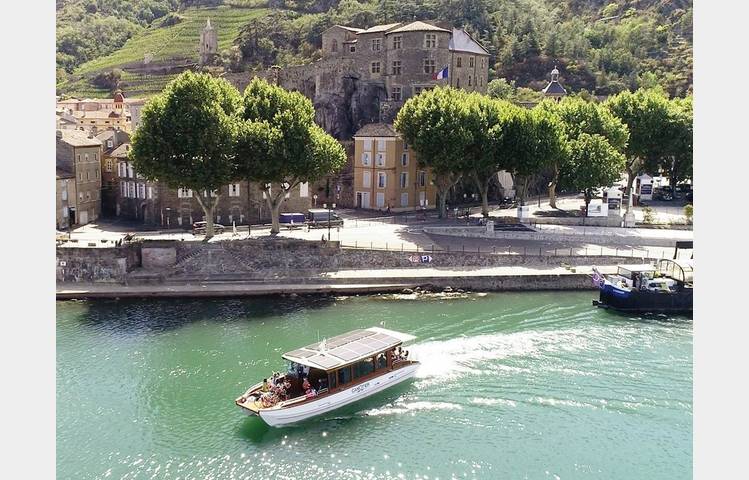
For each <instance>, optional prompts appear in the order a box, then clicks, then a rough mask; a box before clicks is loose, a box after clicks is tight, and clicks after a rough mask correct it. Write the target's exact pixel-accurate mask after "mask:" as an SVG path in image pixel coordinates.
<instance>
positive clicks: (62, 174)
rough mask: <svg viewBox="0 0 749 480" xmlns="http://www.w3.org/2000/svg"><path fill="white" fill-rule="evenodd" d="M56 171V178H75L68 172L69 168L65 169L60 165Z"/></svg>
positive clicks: (56, 167)
mask: <svg viewBox="0 0 749 480" xmlns="http://www.w3.org/2000/svg"><path fill="white" fill-rule="evenodd" d="M55 170H56V172H55V173H56V176H57V178H75V174H74V173H73V172H71V171H70V170H68V169H67V168H63V167H61V166H59V165H55Z"/></svg>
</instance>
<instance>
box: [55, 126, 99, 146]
mask: <svg viewBox="0 0 749 480" xmlns="http://www.w3.org/2000/svg"><path fill="white" fill-rule="evenodd" d="M58 132H60V133H61V134H62V141H63V142H65V143H67V144H68V145H71V146H73V147H98V146H100V145H101V141H99V139H98V138H88V133H86V132H84V131H82V130H58Z"/></svg>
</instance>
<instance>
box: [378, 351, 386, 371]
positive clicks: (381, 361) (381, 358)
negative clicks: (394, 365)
mask: <svg viewBox="0 0 749 480" xmlns="http://www.w3.org/2000/svg"><path fill="white" fill-rule="evenodd" d="M387 366H388V358H387V356H386V355H385V353H380V354H378V355H377V368H378V369H380V368H387Z"/></svg>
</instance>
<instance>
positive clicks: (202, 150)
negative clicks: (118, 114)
mask: <svg viewBox="0 0 749 480" xmlns="http://www.w3.org/2000/svg"><path fill="white" fill-rule="evenodd" d="M241 110H242V99H241V96H240V95H239V92H238V91H237V90H236V88H234V87H233V86H231V85H230V84H229V82H227V81H226V80H223V79H217V78H214V77H211V76H210V75H207V74H196V73H192V72H185V73H183V74H181V75H179V76H178V77H177V78H176V79H175V80H174V81H172V82H171V83H169V85H167V86H166V88H165V89H164V91H163V92H162V93H161V94H159V95H157V96H155V97H154V98H152V99H151V100H150V101H149V102H148V103H147V104H146V105H145V107H144V108H143V117H142V121H141V125H140V127H139V128H138V130H137V132H136V133H135V135H134V136H133V138H132V148H131V149H130V154H129V155H130V158H131V160H132V161H133V164H134V166H135V169H136V170H137V171H138V172H139V173H140V174H141V175H143V176H144V177H146V178H147V179H149V180H158V181H160V182H163V183H165V184H166V185H168V186H169V187H170V188H180V187H185V188H189V189H192V190H193V192H194V193H195V194H196V195H197V200H198V202H199V203H200V205H201V206H202V207H203V210H204V212H205V217H206V218H205V220H206V222H208V226H207V235H208V236H211V235H212V234H213V208H215V204H216V202H217V201H218V198H215V197H212V196H211V195H210V194H209V195H208V196H205V195H204V191H208V192H211V191H213V190H216V189H218V188H219V187H221V186H223V185H226V184H227V183H228V182H229V180H231V179H232V176H233V174H234V170H235V167H234V163H233V162H234V155H235V141H236V134H237V119H238V117H239V115H240V113H241Z"/></svg>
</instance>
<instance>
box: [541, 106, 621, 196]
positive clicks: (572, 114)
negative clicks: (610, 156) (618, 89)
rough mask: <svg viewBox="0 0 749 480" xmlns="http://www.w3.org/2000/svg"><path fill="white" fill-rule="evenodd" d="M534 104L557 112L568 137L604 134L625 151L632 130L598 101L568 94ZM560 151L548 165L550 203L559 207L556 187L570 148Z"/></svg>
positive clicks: (551, 111)
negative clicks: (571, 96)
mask: <svg viewBox="0 0 749 480" xmlns="http://www.w3.org/2000/svg"><path fill="white" fill-rule="evenodd" d="M535 108H537V109H539V110H543V111H545V112H546V113H547V114H548V115H555V116H557V117H558V119H559V120H560V121H561V123H562V128H563V130H564V136H565V141H567V142H574V141H576V140H577V139H578V138H579V137H580V135H581V134H583V133H587V134H590V135H595V134H597V135H601V136H602V137H604V138H606V140H608V142H609V144H610V145H611V146H612V147H614V148H615V149H616V150H617V151H619V152H623V151H624V149H625V148H626V146H627V141H628V140H629V130H628V129H627V126H626V125H624V124H623V123H622V122H621V120H619V119H618V118H617V117H615V116H614V115H613V114H612V113H611V112H610V111H609V110H608V109H606V108H604V107H603V106H601V105H600V104H598V103H594V102H588V101H585V100H583V99H581V98H565V99H563V100H562V101H561V102H554V101H551V100H547V101H544V102H542V103H541V104H539V105H538V106H536V107H535ZM560 153H562V154H561V155H558V156H557V157H555V158H551V159H550V161H549V166H550V168H551V170H552V180H551V182H550V184H549V205H550V206H551V207H552V208H556V188H557V185H558V184H559V180H560V174H562V173H564V167H565V165H566V163H567V161H568V158H567V154H568V153H569V149H562V150H561V151H560Z"/></svg>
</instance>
